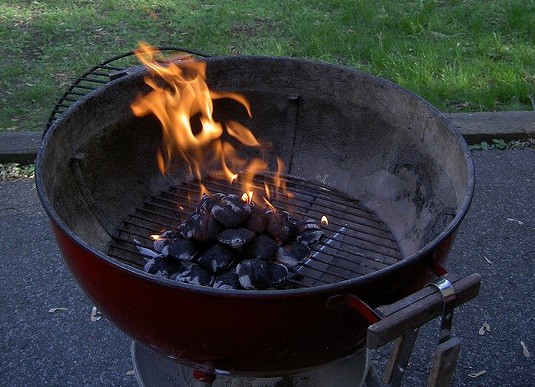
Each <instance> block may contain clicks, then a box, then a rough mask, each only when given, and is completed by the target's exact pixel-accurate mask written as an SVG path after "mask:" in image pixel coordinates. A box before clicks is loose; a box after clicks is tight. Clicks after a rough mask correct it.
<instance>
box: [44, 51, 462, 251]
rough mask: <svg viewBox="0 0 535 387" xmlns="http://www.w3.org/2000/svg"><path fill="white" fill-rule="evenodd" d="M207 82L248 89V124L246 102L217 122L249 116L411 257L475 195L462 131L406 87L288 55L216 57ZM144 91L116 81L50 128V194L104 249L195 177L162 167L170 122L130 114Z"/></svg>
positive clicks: (219, 111) (221, 105)
mask: <svg viewBox="0 0 535 387" xmlns="http://www.w3.org/2000/svg"><path fill="white" fill-rule="evenodd" d="M207 75H208V84H209V86H210V87H211V88H213V89H215V90H225V91H235V92H238V93H242V94H244V95H245V96H246V97H247V98H248V99H249V101H250V103H251V108H252V113H253V117H252V119H249V118H247V116H246V114H245V112H244V111H243V108H241V107H240V106H237V105H236V104H233V103H231V102H228V101H225V100H219V101H216V103H215V115H216V117H218V118H219V119H222V120H223V121H224V120H226V119H235V120H238V121H240V122H242V123H243V124H245V125H246V126H248V127H249V128H250V129H251V130H252V131H253V133H254V134H255V136H257V137H258V138H259V139H260V140H264V141H268V142H270V143H271V144H272V145H271V153H272V154H274V155H278V156H279V157H281V158H282V159H283V160H284V161H285V163H286V165H287V167H288V172H289V173H290V174H292V175H296V176H298V177H301V178H305V179H309V180H313V181H321V182H322V183H325V184H326V185H328V186H332V187H334V188H336V189H337V190H340V191H343V192H345V193H347V194H348V195H350V196H352V197H354V198H356V199H358V200H361V201H362V202H363V204H364V205H366V206H367V207H368V208H370V209H372V210H374V211H375V212H376V213H377V214H378V215H379V217H380V218H381V219H382V220H383V221H385V222H386V223H387V224H388V226H389V227H390V228H391V230H392V231H393V232H394V234H395V236H396V238H397V239H398V241H399V243H400V246H401V248H402V250H403V253H404V255H405V256H409V255H412V254H414V253H415V252H416V251H417V250H418V249H419V248H421V247H422V246H423V245H425V244H426V243H428V242H429V241H430V240H432V239H433V238H434V237H436V236H437V235H438V234H440V233H441V232H442V231H443V230H444V228H445V227H446V226H447V225H448V224H449V222H451V220H452V219H453V216H455V213H456V211H457V210H458V209H459V207H460V206H461V205H462V204H463V201H464V200H465V197H466V194H467V189H468V188H467V187H468V186H469V182H468V174H467V161H466V159H465V156H464V155H463V149H462V147H461V146H460V144H459V137H458V135H457V134H455V133H453V132H452V131H450V129H449V126H448V125H449V124H448V123H447V122H446V121H445V120H443V119H442V117H441V115H440V114H439V113H438V112H437V111H436V110H435V109H434V108H432V107H431V106H430V105H428V104H427V103H425V102H424V101H422V100H421V99H419V98H417V97H416V96H413V95H412V94H410V93H407V92H406V91H404V90H403V89H401V88H399V87H398V86H396V85H393V84H391V83H389V82H386V81H384V80H382V79H379V78H375V77H371V76H369V75H366V74H362V73H360V72H358V71H355V70H353V69H349V68H346V67H342V66H336V65H328V64H323V63H318V62H311V61H306V60H299V59H283V58H254V57H245V58H243V57H228V58H226V57H222V58H213V59H209V60H208V69H207ZM143 91H145V92H146V91H147V88H146V86H144V82H143V73H142V72H134V74H132V75H127V76H125V77H123V78H120V79H118V80H116V81H113V82H111V83H110V84H108V85H106V86H104V87H102V88H101V89H99V90H97V91H96V92H93V93H91V94H89V95H88V96H87V97H86V98H84V99H83V100H82V101H80V102H79V103H77V104H75V107H74V108H71V109H70V110H69V111H67V112H66V113H65V114H64V116H63V117H62V118H61V119H60V120H58V122H56V123H55V124H54V125H53V127H52V128H51V129H50V130H49V132H48V133H47V137H49V138H48V139H47V141H48V146H47V148H46V149H45V152H44V154H43V155H42V160H41V162H42V165H43V168H44V171H43V175H44V176H46V180H47V181H46V182H45V184H44V185H45V187H46V190H47V194H48V195H47V196H48V197H49V198H51V201H53V203H51V204H52V206H53V208H54V209H55V211H56V212H58V214H59V216H60V218H61V219H62V220H63V221H64V222H65V223H67V225H68V227H69V228H71V229H72V230H73V231H74V233H75V234H76V235H78V236H80V237H81V238H82V239H84V240H85V241H86V242H87V243H88V244H89V245H91V246H93V247H95V248H97V249H99V250H101V251H103V252H105V251H106V246H107V244H108V243H109V240H110V238H109V235H108V234H110V233H113V230H114V228H115V227H117V226H118V225H119V224H120V222H121V220H122V219H124V217H125V216H127V214H128V213H129V212H130V211H131V210H132V209H133V208H135V207H138V206H139V205H140V204H141V203H142V201H143V199H144V198H146V197H147V196H149V195H150V194H152V193H156V192H158V191H159V189H160V188H164V187H167V186H169V185H171V184H173V183H176V182H177V181H180V180H181V179H183V178H184V177H185V174H186V171H187V168H186V166H185V165H184V163H183V162H182V161H181V160H180V158H179V157H177V158H175V164H174V168H173V172H172V173H170V174H169V175H167V176H166V177H163V176H162V175H161V174H160V172H159V171H158V169H157V166H156V150H157V149H158V148H159V147H160V145H161V130H160V128H159V124H158V123H157V122H156V120H155V119H154V118H145V119H139V118H135V117H134V116H133V114H132V113H131V111H130V103H131V102H132V101H133V100H134V98H136V96H137V95H138V94H139V93H141V92H143ZM57 126H59V128H57V129H59V130H55V129H56V127H57Z"/></svg>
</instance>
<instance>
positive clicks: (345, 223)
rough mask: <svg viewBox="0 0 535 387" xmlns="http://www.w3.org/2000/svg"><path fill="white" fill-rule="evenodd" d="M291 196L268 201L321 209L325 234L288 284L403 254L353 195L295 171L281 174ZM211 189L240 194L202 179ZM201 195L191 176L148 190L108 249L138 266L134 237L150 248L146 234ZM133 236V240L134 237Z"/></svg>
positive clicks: (168, 223)
mask: <svg viewBox="0 0 535 387" xmlns="http://www.w3.org/2000/svg"><path fill="white" fill-rule="evenodd" d="M285 179H286V183H287V186H288V188H289V190H290V191H291V192H292V193H293V196H294V197H293V198H282V197H280V198H275V199H273V200H272V201H271V203H272V204H273V205H274V206H275V207H276V208H279V209H286V210H287V211H288V212H289V213H290V216H291V218H292V219H293V220H299V219H307V218H312V219H316V220H319V219H320V218H321V216H322V215H326V216H327V217H328V219H329V224H328V225H327V226H324V227H323V230H324V232H325V235H324V237H323V238H322V240H321V241H320V242H319V243H316V244H315V245H314V246H312V254H311V257H310V259H308V260H307V261H306V262H304V263H303V265H301V266H297V267H296V268H294V269H292V270H291V271H290V272H291V273H293V274H294V275H292V276H290V281H289V282H290V287H311V286H319V285H324V284H331V283H336V282H340V281H344V280H347V279H351V278H356V277H359V276H363V275H367V274H370V273H373V272H375V271H378V270H381V269H383V268H385V267H388V266H390V265H392V264H395V263H397V262H399V261H400V260H401V259H402V255H401V253H400V249H399V246H398V244H397V242H396V240H395V239H394V237H393V235H392V234H391V232H390V230H389V229H388V227H387V226H386V224H385V223H383V222H382V221H381V220H380V219H379V218H378V217H377V216H376V215H375V214H374V213H372V212H371V211H369V210H368V209H366V208H365V207H363V206H362V205H361V204H359V203H358V202H357V201H355V200H353V199H351V198H349V197H347V196H345V195H343V194H341V193H339V192H336V191H333V190H331V189H329V188H326V187H323V186H320V185H317V184H316V183H311V182H308V181H306V180H302V179H299V178H296V177H290V176H287V177H285ZM203 183H204V184H205V186H206V187H207V189H208V190H209V191H210V192H222V193H235V194H240V192H238V191H237V189H236V188H234V187H230V186H228V185H226V184H223V183H220V182H218V181H215V180H207V181H204V182H203ZM199 196H200V191H199V186H198V184H197V183H196V182H194V181H191V182H184V183H182V184H181V185H179V186H176V187H171V188H169V189H168V190H165V191H162V192H161V193H160V194H159V195H156V196H152V197H150V198H149V199H148V200H146V201H145V202H144V204H143V205H142V206H141V207H139V208H137V209H135V210H134V211H133V212H132V213H131V214H130V215H129V216H128V218H127V219H126V220H124V222H123V224H122V225H121V226H120V227H118V228H117V230H116V231H117V233H116V237H115V238H114V239H113V240H112V242H111V243H110V246H109V251H108V255H109V256H111V257H113V258H116V259H118V260H119V261H121V262H123V263H126V264H129V265H131V266H134V267H137V268H141V267H142V266H143V265H144V263H145V260H144V258H145V257H146V258H148V257H147V256H144V254H142V253H140V252H139V251H138V249H137V247H136V243H140V244H141V245H143V246H144V247H147V248H151V245H152V240H151V239H150V235H151V234H159V233H161V232H163V231H165V230H169V229H176V228H177V227H178V225H179V224H180V223H181V221H182V220H183V219H184V217H185V216H186V215H187V214H188V213H189V212H191V211H192V210H193V209H194V207H195V203H196V202H197V199H198V198H199ZM134 240H136V242H135V241H134Z"/></svg>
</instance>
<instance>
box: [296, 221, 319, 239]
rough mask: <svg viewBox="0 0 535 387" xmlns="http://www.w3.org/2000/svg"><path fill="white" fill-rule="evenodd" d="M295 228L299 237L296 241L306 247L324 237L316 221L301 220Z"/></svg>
mask: <svg viewBox="0 0 535 387" xmlns="http://www.w3.org/2000/svg"><path fill="white" fill-rule="evenodd" d="M295 226H296V229H297V236H296V237H295V239H297V240H298V241H300V242H302V243H304V244H305V245H311V244H312V243H316V242H318V241H319V240H320V239H321V237H322V236H323V231H322V230H321V228H320V226H319V225H318V223H316V221H315V220H314V219H307V220H300V221H299V222H297V223H296V224H295Z"/></svg>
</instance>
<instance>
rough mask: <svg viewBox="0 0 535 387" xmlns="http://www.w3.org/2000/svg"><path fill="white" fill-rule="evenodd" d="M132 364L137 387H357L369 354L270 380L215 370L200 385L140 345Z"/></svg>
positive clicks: (188, 370)
mask: <svg viewBox="0 0 535 387" xmlns="http://www.w3.org/2000/svg"><path fill="white" fill-rule="evenodd" d="M131 353H132V363H133V365H134V370H135V373H136V378H137V380H138V383H139V385H140V386H145V387H151V386H163V385H165V386H192V385H195V386H197V385H206V386H214V387H223V386H233V387H240V386H243V387H245V386H257V387H271V386H274V387H275V386H293V387H304V386H340V387H344V386H348V387H349V386H351V387H355V386H360V385H362V383H363V382H364V379H365V377H366V374H367V372H368V351H367V350H366V349H361V350H359V351H357V352H356V353H354V354H352V355H349V356H346V357H344V358H342V359H338V360H336V361H334V362H332V363H329V364H325V365H323V366H320V367H317V368H315V369H314V370H309V371H304V372H302V373H298V374H294V375H288V376H281V377H272V378H251V377H234V376H232V375H231V374H230V373H229V372H226V371H222V370H216V374H217V377H216V379H215V381H214V382H213V383H206V384H202V383H199V382H197V384H196V383H195V382H196V381H195V379H194V377H193V368H191V367H188V366H184V365H182V364H180V363H177V362H176V361H174V360H173V359H170V358H168V357H165V356H162V355H159V354H157V353H155V352H153V351H151V350H149V349H147V348H145V347H143V346H142V345H140V344H138V343H136V342H135V341H134V342H132V347H131Z"/></svg>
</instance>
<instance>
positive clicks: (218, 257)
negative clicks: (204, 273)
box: [197, 243, 235, 274]
mask: <svg viewBox="0 0 535 387" xmlns="http://www.w3.org/2000/svg"><path fill="white" fill-rule="evenodd" d="M234 254H235V252H234V251H233V250H232V249H231V248H230V247H228V246H225V245H222V244H220V243H216V244H213V245H212V246H210V247H209V248H208V249H206V250H205V251H204V252H203V253H201V255H200V256H199V260H198V261H197V263H198V264H199V265H200V266H202V267H203V268H204V269H206V270H209V271H211V272H212V273H214V274H219V273H222V272H224V271H225V270H226V269H228V268H229V267H230V266H231V265H232V262H233V261H234Z"/></svg>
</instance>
